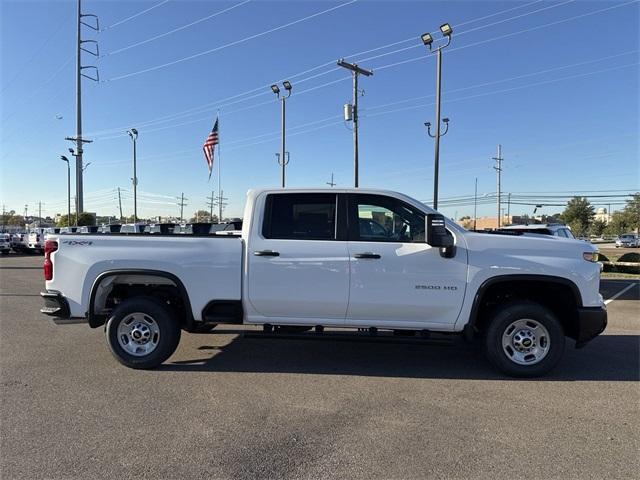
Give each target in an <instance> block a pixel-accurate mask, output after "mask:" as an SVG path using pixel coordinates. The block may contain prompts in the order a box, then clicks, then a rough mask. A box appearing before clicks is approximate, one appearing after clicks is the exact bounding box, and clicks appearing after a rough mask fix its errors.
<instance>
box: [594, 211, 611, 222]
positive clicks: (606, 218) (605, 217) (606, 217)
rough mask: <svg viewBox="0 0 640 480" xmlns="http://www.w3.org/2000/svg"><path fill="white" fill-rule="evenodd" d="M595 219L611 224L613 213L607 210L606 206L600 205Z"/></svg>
mask: <svg viewBox="0 0 640 480" xmlns="http://www.w3.org/2000/svg"><path fill="white" fill-rule="evenodd" d="M593 219H594V220H598V221H600V222H604V223H606V224H609V222H610V221H611V214H610V213H609V212H607V209H606V208H604V207H600V208H598V209H596V214H595V216H594V217H593Z"/></svg>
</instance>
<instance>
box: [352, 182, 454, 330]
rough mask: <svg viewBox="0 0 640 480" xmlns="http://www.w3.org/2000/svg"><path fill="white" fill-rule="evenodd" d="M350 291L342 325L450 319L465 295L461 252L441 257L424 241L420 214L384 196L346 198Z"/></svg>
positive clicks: (419, 323) (449, 322) (433, 322)
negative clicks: (344, 320) (347, 199)
mask: <svg viewBox="0 0 640 480" xmlns="http://www.w3.org/2000/svg"><path fill="white" fill-rule="evenodd" d="M348 198H349V201H348V204H349V205H348V212H349V213H348V218H349V237H348V238H349V244H348V249H349V255H350V258H351V288H350V290H351V294H350V298H349V308H348V311H347V323H348V324H352V325H360V324H362V325H363V326H364V325H366V326H376V325H388V324H389V323H394V322H397V323H404V324H406V325H409V324H411V325H413V326H415V327H416V328H420V327H423V328H428V327H429V326H437V325H439V324H444V325H449V326H450V325H452V324H453V323H455V321H456V319H457V317H458V314H459V313H460V309H461V307H462V301H463V299H464V294H465V286H466V277H467V252H466V250H465V248H464V245H462V244H461V243H462V241H456V243H457V246H456V255H455V256H454V257H453V258H443V257H442V256H441V255H440V251H439V249H438V248H432V247H431V246H429V245H427V244H426V243H425V215H424V213H423V212H422V211H420V210H418V209H417V208H415V207H414V206H412V205H409V204H407V203H405V202H403V201H401V200H399V199H396V198H393V197H388V196H385V195H369V194H350V195H349V196H348Z"/></svg>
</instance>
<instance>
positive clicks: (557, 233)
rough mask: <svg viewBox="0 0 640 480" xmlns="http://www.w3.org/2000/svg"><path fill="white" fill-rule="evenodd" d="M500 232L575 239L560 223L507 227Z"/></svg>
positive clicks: (567, 228)
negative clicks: (507, 231) (506, 231)
mask: <svg viewBox="0 0 640 480" xmlns="http://www.w3.org/2000/svg"><path fill="white" fill-rule="evenodd" d="M501 230H509V231H516V232H522V233H538V234H540V235H551V236H553V237H561V238H576V237H575V236H574V235H573V233H572V232H571V230H570V229H569V227H567V226H566V225H564V224H562V223H539V224H531V225H509V226H508V227H502V228H501Z"/></svg>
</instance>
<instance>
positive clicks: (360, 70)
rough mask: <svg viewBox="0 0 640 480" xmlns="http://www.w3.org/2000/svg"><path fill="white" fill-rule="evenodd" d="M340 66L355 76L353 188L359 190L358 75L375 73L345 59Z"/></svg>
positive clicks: (340, 61) (368, 75) (342, 59)
mask: <svg viewBox="0 0 640 480" xmlns="http://www.w3.org/2000/svg"><path fill="white" fill-rule="evenodd" d="M338 66H340V67H342V68H346V69H347V70H351V73H352V75H353V111H352V113H351V117H352V121H353V186H354V187H356V188H358V187H359V186H360V178H359V165H358V162H359V152H358V75H364V76H365V77H370V76H371V75H373V71H371V70H365V69H364V68H360V67H359V66H358V65H357V64H355V63H347V62H345V61H344V58H341V59H340V60H338Z"/></svg>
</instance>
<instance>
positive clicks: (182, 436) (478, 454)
mask: <svg viewBox="0 0 640 480" xmlns="http://www.w3.org/2000/svg"><path fill="white" fill-rule="evenodd" d="M41 262H42V259H41V257H35V256H24V257H23V256H17V255H11V256H9V257H3V258H0V312H1V318H0V347H1V348H0V368H1V371H0V373H1V380H2V389H1V401H2V409H1V422H2V423H1V427H0V428H1V439H0V442H1V443H0V448H1V452H0V453H1V455H0V473H1V476H2V478H3V479H14V478H26V479H35V478H53V479H58V478H70V479H71V478H72V479H76V478H77V479H87V478H154V479H155V478H176V479H177V478H180V479H183V478H276V479H285V478H310V479H315V478H340V479H344V478H363V479H364V478H366V479H369V478H580V479H583V478H637V475H638V471H640V457H639V456H638V451H639V449H640V388H639V382H638V381H639V380H640V378H639V377H640V374H639V362H640V315H639V312H640V308H639V307H640V301H639V300H640V285H639V283H638V281H633V280H620V281H618V280H607V281H603V284H602V289H601V291H602V294H603V295H604V297H605V298H606V299H609V300H612V301H610V302H609V303H608V309H609V326H608V328H607V330H606V332H605V334H604V335H602V336H601V337H599V338H597V339H595V340H594V341H593V342H591V343H590V344H589V345H587V346H586V347H585V348H584V349H582V350H575V349H574V348H573V344H572V342H568V343H567V350H566V353H565V357H564V359H563V361H562V363H561V365H560V367H559V368H558V369H557V370H556V371H554V373H553V374H552V375H550V376H548V377H545V378H543V379H535V380H513V379H507V378H504V377H501V376H500V375H498V374H496V373H494V371H493V370H492V369H491V368H490V366H489V365H488V363H487V362H486V361H485V360H484V359H483V358H482V356H480V355H479V354H478V352H477V351H476V349H475V348H473V347H472V346H468V345H464V344H455V345H453V346H425V345H406V344H378V343H362V342H329V341H309V340H268V339H256V338H247V337H243V336H242V335H239V334H238V333H237V330H233V329H230V328H229V329H224V328H222V329H220V330H216V331H215V332H216V333H214V334H208V335H193V334H183V337H182V341H181V344H180V346H179V348H178V351H177V352H176V354H175V355H174V356H173V357H172V358H171V359H170V360H169V361H168V362H167V364H166V365H164V366H163V367H162V368H160V369H158V370H155V371H134V370H130V369H127V368H125V367H122V366H120V365H119V364H118V363H117V362H116V361H115V360H114V359H113V358H112V357H111V354H110V353H109V351H108V348H107V346H106V343H105V341H104V338H103V333H102V329H97V330H91V329H90V328H89V327H88V326H86V325H66V326H57V325H55V324H53V323H52V322H51V321H50V320H49V319H48V318H46V317H44V316H42V315H41V314H40V313H39V312H38V310H39V308H40V306H41V300H40V298H39V295H38V292H39V291H40V290H41V289H42V288H43V280H42V271H41V269H40V264H41Z"/></svg>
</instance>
